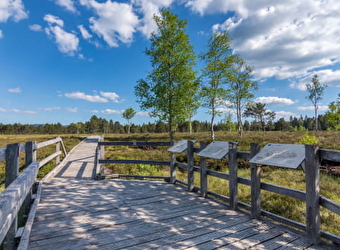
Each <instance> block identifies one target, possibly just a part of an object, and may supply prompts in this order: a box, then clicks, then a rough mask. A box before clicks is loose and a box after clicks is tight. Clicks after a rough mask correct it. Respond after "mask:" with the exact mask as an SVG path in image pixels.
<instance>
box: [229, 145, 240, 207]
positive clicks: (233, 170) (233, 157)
mask: <svg viewBox="0 0 340 250" xmlns="http://www.w3.org/2000/svg"><path fill="white" fill-rule="evenodd" d="M228 144H229V150H228V163H229V197H230V207H231V208H232V209H236V208H237V202H238V183H237V172H238V165H237V143H236V142H229V143H228Z"/></svg>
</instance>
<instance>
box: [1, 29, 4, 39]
mask: <svg viewBox="0 0 340 250" xmlns="http://www.w3.org/2000/svg"><path fill="white" fill-rule="evenodd" d="M3 37H4V34H3V33H2V30H0V39H1V38H3Z"/></svg>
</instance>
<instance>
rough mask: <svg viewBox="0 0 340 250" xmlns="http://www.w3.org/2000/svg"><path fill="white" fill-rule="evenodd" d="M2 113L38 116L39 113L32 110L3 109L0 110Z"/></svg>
mask: <svg viewBox="0 0 340 250" xmlns="http://www.w3.org/2000/svg"><path fill="white" fill-rule="evenodd" d="M0 112H5V113H15V114H36V113H37V112H35V111H30V110H20V109H3V108H0Z"/></svg>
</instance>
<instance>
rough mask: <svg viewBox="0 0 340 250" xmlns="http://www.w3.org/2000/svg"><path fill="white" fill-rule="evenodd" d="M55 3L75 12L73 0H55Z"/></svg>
mask: <svg viewBox="0 0 340 250" xmlns="http://www.w3.org/2000/svg"><path fill="white" fill-rule="evenodd" d="M55 3H56V4H57V5H59V6H61V7H64V8H65V9H66V10H68V11H71V12H74V13H76V12H77V10H76V7H75V6H74V2H73V1H72V0H56V1H55Z"/></svg>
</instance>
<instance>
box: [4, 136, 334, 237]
mask: <svg viewBox="0 0 340 250" xmlns="http://www.w3.org/2000/svg"><path fill="white" fill-rule="evenodd" d="M304 134H305V132H303V131H298V132H245V133H244V136H243V137H242V138H239V137H238V136H237V133H236V132H227V133H223V132H218V133H216V135H215V140H216V141H236V142H239V144H238V150H239V151H247V152H249V150H250V143H258V144H260V146H261V147H263V146H264V145H266V144H267V143H287V144H295V143H297V142H298V141H300V140H301V138H302V137H303V136H304ZM309 135H311V136H315V137H317V138H318V140H319V146H320V147H321V148H325V149H332V150H340V143H339V142H340V132H339V131H321V132H309ZM55 137H56V135H39V136H20V135H15V136H5V135H0V148H3V147H5V146H6V145H7V144H9V143H14V142H20V143H24V142H26V141H29V140H34V141H38V142H41V141H46V140H49V139H53V138H55ZM61 137H62V138H63V140H64V143H65V144H66V148H67V151H69V150H70V149H71V148H72V147H74V146H75V145H76V144H78V143H79V142H80V141H81V139H83V138H84V137H82V136H75V135H61ZM181 139H193V140H197V141H205V142H207V143H209V142H211V140H210V139H209V133H208V132H206V133H193V134H187V133H183V134H182V133H177V134H176V135H175V140H181ZM105 140H106V141H168V140H169V137H168V134H109V135H105ZM197 145H198V144H196V146H197ZM166 149H167V147H144V148H139V147H126V146H119V147H111V146H110V147H108V146H107V147H105V152H106V153H105V157H106V158H107V159H139V160H161V161H167V160H169V153H168V152H167V151H166ZM41 150H43V149H41ZM53 150H55V147H54V146H53V145H52V147H51V148H49V149H47V148H46V151H42V152H40V153H39V152H38V160H39V159H42V158H44V157H46V155H48V154H50V153H52V152H53ZM177 160H178V161H179V162H186V155H185V154H178V155H177ZM195 165H196V166H199V159H198V158H196V159H195ZM208 165H209V168H211V169H214V170H218V171H221V172H228V167H227V162H226V160H209V161H208ZM2 166H3V165H0V182H1V176H3V167H2ZM53 167H54V166H53V164H50V166H46V167H44V168H43V169H42V171H40V173H39V177H42V176H43V175H45V174H46V172H48V171H49V170H50V169H51V168H53ZM106 170H107V171H108V173H121V174H141V175H162V176H168V175H169V169H168V167H162V166H148V165H142V164H139V165H124V164H114V165H109V164H107V165H106ZM239 176H242V177H246V178H250V170H249V164H248V163H247V162H246V161H244V160H239ZM177 177H178V178H179V179H182V180H184V181H186V180H187V177H186V172H185V171H178V173H177ZM195 181H196V185H197V186H199V183H198V181H199V176H198V174H196V176H195ZM261 181H262V182H268V183H272V184H276V185H280V186H284V187H289V188H293V189H298V190H302V191H305V175H304V173H303V172H302V171H301V170H291V169H283V168H275V167H264V168H263V172H262V179H261ZM320 184H321V195H323V196H326V197H327V198H330V199H332V200H334V201H336V202H338V203H340V177H338V176H334V175H329V174H321V183H320ZM208 187H209V190H211V191H214V192H217V193H221V194H224V195H226V196H228V193H229V190H228V182H227V181H224V180H220V179H218V178H215V177H209V180H208ZM0 192H1V190H0ZM261 195H262V208H263V209H264V210H267V211H270V212H272V213H276V214H279V215H281V216H284V217H287V218H290V219H292V220H296V221H299V222H301V223H305V203H304V202H302V201H299V200H296V199H293V198H288V197H284V196H281V195H277V194H274V193H271V192H267V191H262V192H261ZM239 199H240V200H241V201H243V202H246V203H248V204H249V203H250V199H251V197H250V187H248V186H245V185H242V184H240V185H239ZM321 219H322V230H325V231H328V232H331V233H334V234H337V235H339V232H340V224H339V223H337V222H338V221H340V216H337V215H335V214H333V213H331V212H328V211H327V210H325V209H322V210H321Z"/></svg>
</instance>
